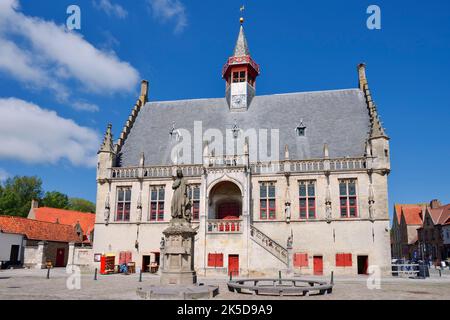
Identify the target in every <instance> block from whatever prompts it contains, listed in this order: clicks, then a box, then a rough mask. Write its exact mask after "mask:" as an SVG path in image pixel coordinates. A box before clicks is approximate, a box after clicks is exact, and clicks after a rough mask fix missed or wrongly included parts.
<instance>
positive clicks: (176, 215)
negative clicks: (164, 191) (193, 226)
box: [171, 169, 191, 222]
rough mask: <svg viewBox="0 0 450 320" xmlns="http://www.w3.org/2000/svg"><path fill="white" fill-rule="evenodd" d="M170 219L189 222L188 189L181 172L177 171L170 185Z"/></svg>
mask: <svg viewBox="0 0 450 320" xmlns="http://www.w3.org/2000/svg"><path fill="white" fill-rule="evenodd" d="M172 189H173V196H172V206H171V211H172V218H173V219H184V220H186V221H188V222H190V221H191V204H190V200H189V197H188V187H187V185H186V179H185V178H184V176H183V171H182V170H181V169H177V176H176V178H175V181H174V182H173V185H172Z"/></svg>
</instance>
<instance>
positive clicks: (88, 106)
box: [72, 101, 100, 112]
mask: <svg viewBox="0 0 450 320" xmlns="http://www.w3.org/2000/svg"><path fill="white" fill-rule="evenodd" d="M72 108H74V109H75V110H78V111H88V112H98V111H100V108H99V107H98V106H97V105H96V104H92V103H88V102H84V101H76V102H74V103H73V104H72Z"/></svg>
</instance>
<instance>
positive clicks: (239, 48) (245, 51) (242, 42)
mask: <svg viewBox="0 0 450 320" xmlns="http://www.w3.org/2000/svg"><path fill="white" fill-rule="evenodd" d="M249 55H250V50H249V48H248V43H247V38H246V37H245V33H244V27H243V26H241V28H240V29H239V35H238V39H237V41H236V46H235V47H234V51H233V56H234V57H242V56H249Z"/></svg>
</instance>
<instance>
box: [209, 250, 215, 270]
mask: <svg viewBox="0 0 450 320" xmlns="http://www.w3.org/2000/svg"><path fill="white" fill-rule="evenodd" d="M208 267H214V255H213V254H212V253H210V254H208Z"/></svg>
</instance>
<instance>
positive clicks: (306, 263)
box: [301, 253, 309, 267]
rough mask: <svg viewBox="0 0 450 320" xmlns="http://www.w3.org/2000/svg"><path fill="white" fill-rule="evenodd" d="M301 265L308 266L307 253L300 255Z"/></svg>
mask: <svg viewBox="0 0 450 320" xmlns="http://www.w3.org/2000/svg"><path fill="white" fill-rule="evenodd" d="M301 257H302V261H301V266H302V267H308V264H309V263H308V254H307V253H304V254H303V255H302V256H301Z"/></svg>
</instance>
